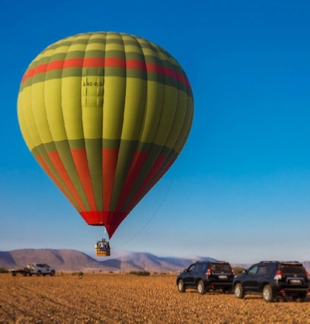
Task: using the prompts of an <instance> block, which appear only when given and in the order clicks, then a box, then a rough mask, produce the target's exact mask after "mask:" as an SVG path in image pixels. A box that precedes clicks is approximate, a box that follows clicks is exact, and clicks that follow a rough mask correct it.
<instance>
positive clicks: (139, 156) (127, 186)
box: [116, 151, 148, 210]
mask: <svg viewBox="0 0 310 324" xmlns="http://www.w3.org/2000/svg"><path fill="white" fill-rule="evenodd" d="M147 155H148V153H147V152H139V151H136V152H135V154H134V157H133V160H132V162H131V165H130V168H129V171H128V175H127V177H126V180H125V183H124V186H123V189H122V192H121V195H120V197H119V200H118V203H117V206H116V210H121V208H122V206H123V204H124V203H125V200H126V198H127V196H128V195H129V193H130V190H131V189H132V186H133V185H134V183H135V181H136V179H137V177H138V175H139V173H140V171H141V168H142V166H143V164H144V162H145V160H146V158H147Z"/></svg>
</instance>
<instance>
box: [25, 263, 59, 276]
mask: <svg viewBox="0 0 310 324" xmlns="http://www.w3.org/2000/svg"><path fill="white" fill-rule="evenodd" d="M26 269H28V270H29V276H32V275H33V274H35V275H37V276H41V275H43V276H46V275H47V274H48V275H50V276H54V275H55V273H56V270H55V269H54V268H52V267H50V266H49V265H48V264H45V263H29V264H27V266H26Z"/></svg>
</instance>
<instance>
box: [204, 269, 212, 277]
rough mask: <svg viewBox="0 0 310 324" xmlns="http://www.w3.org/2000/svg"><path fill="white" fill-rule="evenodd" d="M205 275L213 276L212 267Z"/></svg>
mask: <svg viewBox="0 0 310 324" xmlns="http://www.w3.org/2000/svg"><path fill="white" fill-rule="evenodd" d="M205 276H211V269H210V268H209V269H208V270H207V272H206V274H205Z"/></svg>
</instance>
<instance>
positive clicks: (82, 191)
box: [60, 35, 89, 210]
mask: <svg viewBox="0 0 310 324" xmlns="http://www.w3.org/2000/svg"><path fill="white" fill-rule="evenodd" d="M78 37H79V35H75V36H74V38H73V39H72V41H71V43H70V45H69V46H68V49H67V51H66V54H65V58H64V60H63V62H62V69H61V84H60V98H61V102H60V105H61V114H62V120H63V125H64V132H65V134H66V140H65V141H66V142H67V145H68V149H69V150H68V151H69V152H68V154H69V155H70V156H71V160H72V165H73V166H74V167H75V173H76V175H77V179H78V180H72V179H71V178H70V176H69V172H68V171H67V170H66V171H67V173H68V177H69V178H70V180H71V182H75V181H78V182H79V185H80V187H81V192H80V193H81V194H82V193H83V195H84V197H82V196H81V194H80V193H79V192H78V190H76V187H75V191H76V193H77V195H78V196H79V199H80V200H81V201H82V199H83V200H84V201H85V202H86V204H87V205H86V206H85V205H84V203H83V209H84V210H87V209H88V208H89V201H88V199H87V195H86V192H85V190H84V187H83V184H82V181H81V179H80V175H79V173H78V169H77V166H76V164H75V160H74V157H73V154H72V150H71V146H70V141H69V137H68V133H67V127H66V124H65V118H64V111H63V103H62V98H63V96H62V92H63V82H62V80H63V75H64V70H65V69H64V64H65V62H66V58H67V56H68V54H69V53H70V47H71V46H72V45H73V43H74V42H75V40H77V39H78ZM64 166H65V164H64ZM65 169H66V168H65Z"/></svg>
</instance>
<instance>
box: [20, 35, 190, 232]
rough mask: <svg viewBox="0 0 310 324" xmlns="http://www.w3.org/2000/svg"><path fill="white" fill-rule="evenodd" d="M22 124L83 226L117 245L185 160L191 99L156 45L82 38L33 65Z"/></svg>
mask: <svg viewBox="0 0 310 324" xmlns="http://www.w3.org/2000/svg"><path fill="white" fill-rule="evenodd" d="M18 119H19V124H20V128H21V132H22V135H23V137H24V139H25V142H26V144H27V146H28V148H29V150H30V151H31V153H32V154H33V156H34V157H35V159H36V160H37V162H38V163H39V164H40V166H41V167H42V168H43V169H44V171H45V172H46V173H47V174H48V175H49V177H50V178H51V179H52V180H53V181H54V183H55V184H56V185H57V186H58V188H59V189H60V190H61V191H62V192H63V194H64V195H65V196H66V197H67V198H68V200H69V201H70V202H71V203H72V205H73V206H74V207H75V208H76V210H77V211H78V212H79V214H80V215H81V216H82V217H83V218H84V220H85V221H86V222H87V224H89V225H102V226H105V227H106V230H107V232H108V234H109V237H112V235H113V233H114V232H115V230H116V229H117V227H118V226H119V225H120V223H121V222H122V221H123V220H124V218H125V217H126V216H127V215H128V214H129V212H130V211H131V210H132V209H133V208H134V207H135V206H136V204H137V203H138V202H139V201H140V200H141V199H142V198H143V197H144V196H145V195H146V193H147V192H148V191H149V190H150V189H151V188H152V187H153V186H154V185H155V184H156V182H157V181H158V180H159V179H160V178H161V177H162V176H163V175H164V174H165V173H166V172H167V170H168V169H169V168H170V167H171V165H172V164H173V162H174V161H175V160H176V158H177V157H178V155H179V154H180V152H181V150H182V148H183V146H184V145H185V142H186V139H187V137H188V135H189V132H190V128H191V125H192V119H193V95H192V90H191V87H190V84H189V81H188V79H187V76H186V74H185V72H184V71H183V69H182V67H181V66H180V65H179V63H178V62H177V61H176V60H175V59H174V58H173V57H172V56H171V55H170V54H169V53H167V52H166V51H165V50H164V49H162V48H161V47H159V46H158V45H156V44H154V43H152V42H149V41H147V40H145V39H142V38H139V37H135V36H132V35H127V34H120V33H114V32H107V33H106V32H96V33H86V34H79V35H75V36H72V37H68V38H65V39H62V40H60V41H58V42H56V43H54V44H52V45H50V46H49V47H47V48H46V49H45V50H44V51H43V52H42V53H41V54H39V55H38V56H37V57H36V58H35V59H34V60H33V61H32V63H31V64H30V65H29V67H28V69H27V70H26V72H25V74H24V76H23V78H22V82H21V86H20V91H19V96H18Z"/></svg>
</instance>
